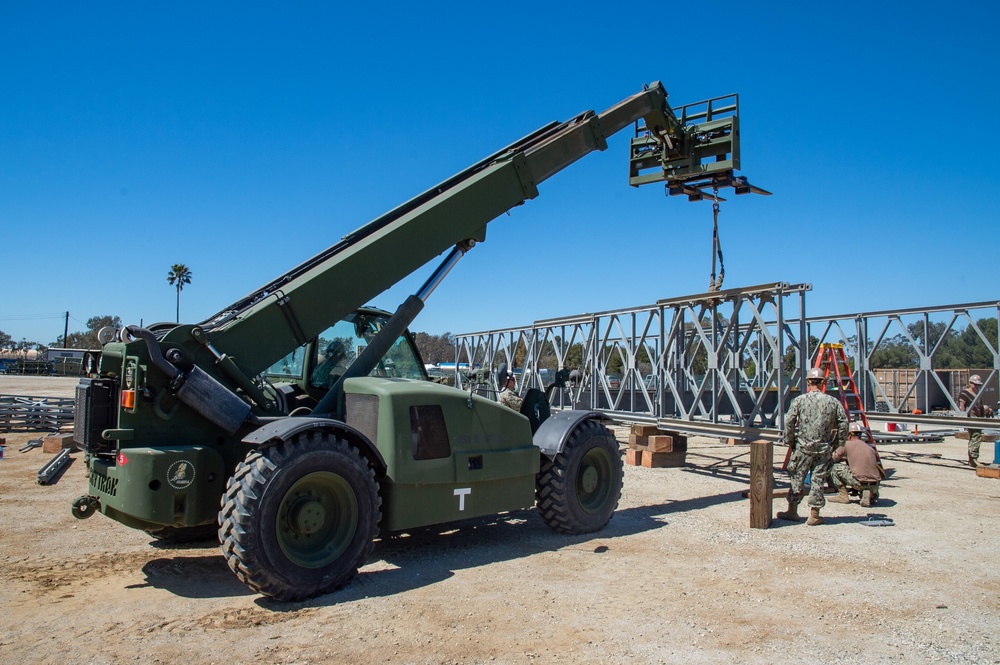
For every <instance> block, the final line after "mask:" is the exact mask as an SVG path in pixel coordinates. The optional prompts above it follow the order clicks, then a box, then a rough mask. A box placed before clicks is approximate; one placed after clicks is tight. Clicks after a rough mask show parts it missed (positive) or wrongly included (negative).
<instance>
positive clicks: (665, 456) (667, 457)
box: [642, 450, 687, 469]
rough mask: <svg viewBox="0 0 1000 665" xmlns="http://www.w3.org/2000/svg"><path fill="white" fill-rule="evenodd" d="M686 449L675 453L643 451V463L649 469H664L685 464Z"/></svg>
mask: <svg viewBox="0 0 1000 665" xmlns="http://www.w3.org/2000/svg"><path fill="white" fill-rule="evenodd" d="M686 456H687V451H686V450H681V451H678V452H673V453H653V452H649V451H645V450H644V451H642V465H643V466H644V467H645V468H647V469H663V468H666V467H671V466H684V458H685V457H686Z"/></svg>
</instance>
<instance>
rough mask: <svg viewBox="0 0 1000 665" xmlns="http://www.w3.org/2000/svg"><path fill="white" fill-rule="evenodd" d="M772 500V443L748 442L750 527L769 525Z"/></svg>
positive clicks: (765, 526)
mask: <svg viewBox="0 0 1000 665" xmlns="http://www.w3.org/2000/svg"><path fill="white" fill-rule="evenodd" d="M773 500H774V444H773V443H771V442H770V441H753V442H752V443H751V444H750V528H751V529H766V528H768V527H769V526H771V502H772V501H773Z"/></svg>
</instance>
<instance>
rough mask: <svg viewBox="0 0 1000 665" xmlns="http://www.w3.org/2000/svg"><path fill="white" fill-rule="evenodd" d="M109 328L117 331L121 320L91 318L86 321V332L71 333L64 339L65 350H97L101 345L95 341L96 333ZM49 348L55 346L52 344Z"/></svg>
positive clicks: (111, 317)
mask: <svg viewBox="0 0 1000 665" xmlns="http://www.w3.org/2000/svg"><path fill="white" fill-rule="evenodd" d="M105 327H111V328H115V329H119V328H121V327H122V320H121V318H119V317H117V316H109V315H107V314H105V315H102V316H92V317H90V318H89V319H87V330H86V331H85V332H71V333H70V334H69V336H68V337H67V339H66V343H65V348H67V349H99V348H101V343H100V342H99V341H98V339H97V332H98V331H99V330H100V329H101V328H105ZM49 346H57V345H56V344H55V343H54V342H53V343H52V344H50V345H49Z"/></svg>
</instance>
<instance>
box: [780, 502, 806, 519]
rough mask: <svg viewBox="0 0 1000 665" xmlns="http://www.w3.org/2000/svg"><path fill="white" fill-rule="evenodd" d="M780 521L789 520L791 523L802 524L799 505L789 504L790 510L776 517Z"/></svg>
mask: <svg viewBox="0 0 1000 665" xmlns="http://www.w3.org/2000/svg"><path fill="white" fill-rule="evenodd" d="M775 517H777V518H778V519H779V520H787V521H789V522H801V521H802V518H801V517H799V504H798V503H792V502H791V501H789V502H788V510H786V511H784V512H781V513H778V514H777V515H775Z"/></svg>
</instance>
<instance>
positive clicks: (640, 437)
mask: <svg viewBox="0 0 1000 665" xmlns="http://www.w3.org/2000/svg"><path fill="white" fill-rule="evenodd" d="M648 443H649V436H647V435H646V434H629V435H628V447H629V448H639V449H644V448H645V447H646V444H648Z"/></svg>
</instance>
